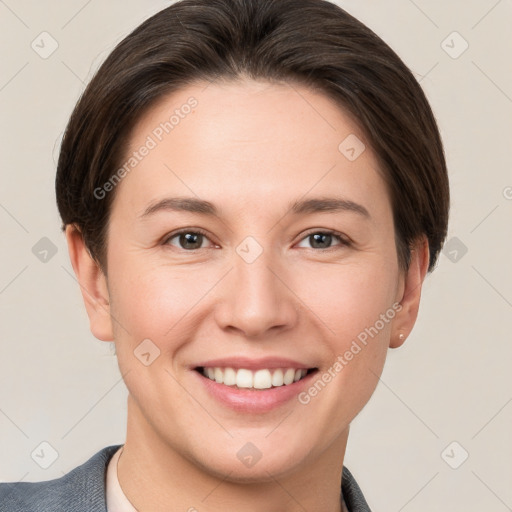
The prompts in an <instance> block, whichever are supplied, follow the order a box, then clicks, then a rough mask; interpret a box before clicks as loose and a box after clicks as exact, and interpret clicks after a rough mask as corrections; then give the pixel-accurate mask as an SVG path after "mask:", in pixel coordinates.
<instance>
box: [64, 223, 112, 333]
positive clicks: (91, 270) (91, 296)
mask: <svg viewBox="0 0 512 512" xmlns="http://www.w3.org/2000/svg"><path fill="white" fill-rule="evenodd" d="M66 240H67V243H68V252H69V258H70V260H71V265H72V266H73V270H74V271H75V275H76V277H77V279H78V283H79V285H80V291H81V292H82V297H83V299H84V303H85V309H86V310H87V315H88V316H89V325H90V329H91V332H92V334H93V335H94V337H96V338H98V339H99V340H101V341H113V340H114V336H113V329H112V320H111V317H110V299H109V293H108V287H107V278H106V277H105V274H104V273H103V271H102V270H101V269H100V267H99V265H98V264H97V263H96V261H95V260H94V259H93V258H92V256H91V255H90V253H89V250H88V249H87V247H86V246H85V242H84V239H83V236H82V233H81V232H80V230H79V229H78V228H77V227H76V226H74V225H71V224H68V225H67V226H66Z"/></svg>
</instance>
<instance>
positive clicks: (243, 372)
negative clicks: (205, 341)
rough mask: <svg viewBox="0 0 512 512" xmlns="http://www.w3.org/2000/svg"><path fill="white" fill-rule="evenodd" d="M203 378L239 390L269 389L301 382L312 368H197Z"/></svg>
mask: <svg viewBox="0 0 512 512" xmlns="http://www.w3.org/2000/svg"><path fill="white" fill-rule="evenodd" d="M196 370H197V371H198V372H200V373H201V374H202V375H203V376H204V377H207V378H208V379H210V380H213V381H215V382H217V383H218V384H224V385H225V386H232V387H234V388H239V389H260V390H261V389H270V388H277V387H281V386H289V385H290V384H293V383H294V382H298V381H299V380H302V379H303V378H304V377H306V375H308V373H310V372H312V371H314V370H315V369H314V368H311V369H307V368H272V369H267V368H263V369H258V370H255V371H252V370H249V369H247V368H239V369H235V368H230V367H227V368H223V367H219V366H216V367H198V368H196Z"/></svg>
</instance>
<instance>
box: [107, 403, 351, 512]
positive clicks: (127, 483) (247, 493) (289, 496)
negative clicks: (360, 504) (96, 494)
mask: <svg viewBox="0 0 512 512" xmlns="http://www.w3.org/2000/svg"><path fill="white" fill-rule="evenodd" d="M347 439H348V428H347V429H346V431H345V432H344V434H343V436H341V437H340V438H338V439H336V440H335V441H334V442H333V443H332V444H331V446H329V448H328V449H326V450H325V451H324V452H323V453H321V454H320V455H319V456H318V457H317V458H316V459H312V460H309V459H308V460H307V461H305V462H304V464H301V467H300V468H298V469H295V470H293V471H290V472H288V473H286V474H283V475H272V474H271V473H270V472H266V476H264V477H262V479H261V480H258V481H257V482H254V481H251V482H246V481H245V482H241V481H237V480H235V479H232V478H231V479H230V473H228V474H226V475H218V474H215V473H214V472H213V471H209V468H207V467H204V466H203V465H201V464H198V463H197V462H196V461H192V460H190V459H189V458H187V457H186V454H183V453H179V452H178V451H177V450H176V449H175V448H174V447H172V446H170V445H169V444H168V443H166V442H165V441H164V440H163V439H162V438H161V437H160V436H159V435H158V434H157V433H156V432H155V431H154V429H153V428H151V426H150V425H149V424H148V423H147V421H146V420H145V418H144V416H143V414H142V412H141V411H140V409H139V408H138V406H137V404H136V403H135V402H134V400H133V399H131V397H129V398H128V429H127V436H126V442H125V445H124V448H123V453H122V457H121V458H120V459H119V463H118V469H117V472H118V478H119V483H120V486H121V488H122V490H123V492H124V494H125V495H126V497H127V498H128V500H129V501H130V502H131V503H132V505H133V506H134V507H135V508H136V509H137V510H138V511H140V512H144V511H146V510H151V511H154V512H160V511H162V512H163V511H165V512H178V511H179V512H183V511H187V512H201V511H203V510H206V509H207V510H208V511H209V512H221V511H223V512H224V511H225V510H226V509H231V510H237V509H238V510H244V511H246V512H298V511H301V512H303V511H304V510H307V511H308V512H326V511H329V512H344V511H346V510H347V509H346V507H345V506H344V505H343V502H342V499H341V485H340V483H341V472H342V466H343V458H344V455H345V447H346V443H347Z"/></svg>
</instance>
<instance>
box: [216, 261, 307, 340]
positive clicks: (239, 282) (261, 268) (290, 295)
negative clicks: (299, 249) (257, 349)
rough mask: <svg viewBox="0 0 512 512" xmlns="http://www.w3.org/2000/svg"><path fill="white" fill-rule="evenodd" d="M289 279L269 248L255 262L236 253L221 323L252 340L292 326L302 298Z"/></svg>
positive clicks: (218, 315) (220, 311)
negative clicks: (298, 295)
mask: <svg viewBox="0 0 512 512" xmlns="http://www.w3.org/2000/svg"><path fill="white" fill-rule="evenodd" d="M289 280H290V279H287V275H286V271H285V270H283V269H282V268H281V266H280V265H279V264H278V262H276V261H275V260H272V259H271V258H270V256H269V255H268V253H267V251H263V253H262V254H261V255H260V256H259V257H258V258H257V259H256V260H255V261H253V262H252V263H248V262H247V261H245V260H244V259H243V258H242V257H239V256H238V254H235V255H234V268H233V269H232V270H231V272H229V274H228V276H226V279H225V282H224V285H223V289H222V299H223V300H221V301H220V303H219V304H218V306H217V309H216V313H215V318H216V321H217V323H218V325H219V326H220V327H221V328H222V329H224V330H226V329H227V330H231V331H238V332H240V333H242V334H243V335H244V336H245V337H247V338H251V339H257V338H268V336H269V333H270V331H272V332H278V331H284V330H288V329H290V328H292V327H293V326H294V325H295V324H296V323H297V320H298V310H299V302H300V301H299V300H298V298H297V295H296V294H295V293H294V291H293V290H292V289H291V288H290V287H289V285H288V284H287V282H288V281H289Z"/></svg>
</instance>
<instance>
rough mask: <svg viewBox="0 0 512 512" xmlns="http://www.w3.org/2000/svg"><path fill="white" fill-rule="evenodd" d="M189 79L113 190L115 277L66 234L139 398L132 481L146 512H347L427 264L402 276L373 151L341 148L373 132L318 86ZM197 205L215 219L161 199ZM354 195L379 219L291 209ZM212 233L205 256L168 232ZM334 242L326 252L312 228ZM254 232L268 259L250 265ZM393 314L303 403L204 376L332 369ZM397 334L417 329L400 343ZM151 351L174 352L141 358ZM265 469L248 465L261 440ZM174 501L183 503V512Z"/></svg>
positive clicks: (148, 124)
mask: <svg viewBox="0 0 512 512" xmlns="http://www.w3.org/2000/svg"><path fill="white" fill-rule="evenodd" d="M206 85H207V84H197V85H191V86H188V87H187V88H185V89H183V90H181V91H178V92H175V93H173V94H172V95H171V96H168V97H166V98H164V99H163V100H161V101H160V102H159V103H158V104H157V105H156V106H155V107H154V108H152V110H150V111H148V112H146V113H145V115H144V117H143V118H142V119H141V120H140V122H139V123H138V124H137V126H136V127H135V129H134V131H133V132H132V137H131V139H130V141H131V142H130V150H129V152H131V151H133V150H135V149H137V148H139V147H140V146H141V145H143V144H144V141H145V140H146V138H147V136H148V134H151V132H152V130H154V128H155V127H156V126H158V125H159V123H160V122H162V121H164V120H165V119H168V117H169V115H170V113H172V111H173V110H174V109H176V108H179V107H180V106H181V105H183V104H184V103H185V102H186V100H187V99H188V98H189V97H190V96H194V97H195V98H196V99H197V100H198V105H197V107H196V108H195V109H194V111H193V113H191V114H189V115H188V116H186V117H184V119H181V120H180V123H179V125H177V126H176V127H175V128H174V130H173V131H172V132H171V133H170V134H169V135H167V136H166V137H165V138H164V139H163V140H162V142H160V143H159V144H158V146H157V147H156V148H154V149H153V150H151V151H150V153H149V154H148V155H147V156H146V157H145V158H144V159H143V160H142V161H141V162H140V163H139V164H138V165H137V167H136V168H135V169H134V170H133V171H131V172H130V173H129V174H127V175H126V176H125V177H124V178H123V180H122V181H121V182H120V183H119V184H118V185H117V187H116V190H115V194H116V195H115V200H114V202H113V205H112V211H111V217H110V224H109V231H108V251H107V269H108V271H107V274H108V278H107V277H105V275H104V274H103V273H102V272H101V270H100V269H99V266H98V265H97V264H96V262H95V261H94V260H93V259H92V258H91V256H90V255H89V253H88V251H87V249H86V248H85V246H84V243H83V240H82V237H81V235H80V232H79V231H78V230H77V229H75V228H74V227H73V226H68V228H67V231H66V236H67V241H68V246H69V253H70V258H71V262H72V264H73V268H74V270H75V272H76V275H77V277H78V280H79V282H80V284H81V287H82V293H83V298H84V302H85V306H86V308H87V312H88V315H89V319H90V327H91V331H92V333H93V334H94V335H95V336H96V337H97V338H98V339H100V340H105V341H112V340H114V341H115V344H116V351H117V356H118V362H119V368H120V370H121V373H122V374H123V376H124V381H125V383H126V386H127V388H128V390H129V398H128V427H127V438H126V443H125V446H124V451H123V454H122V457H121V459H120V461H119V466H118V476H119V481H120V484H121V487H122V489H123V491H124V493H125V494H126V496H127V497H128V499H129V500H130V501H131V503H132V504H133V505H134V506H135V507H136V508H137V509H138V510H152V511H160V510H162V511H163V510H165V511H167V512H168V511H169V510H173V511H174V510H175V511H183V510H189V509H190V508H191V507H195V509H197V510H199V511H206V510H207V511H221V510H222V511H225V510H237V509H238V510H244V511H248V512H259V511H261V512H269V511H276V512H277V511H280V512H283V511H286V512H288V511H295V510H304V509H306V510H308V511H310V512H315V511H318V512H319V511H323V512H325V511H326V510H329V511H333V512H334V511H340V510H344V509H343V508H342V504H341V503H340V481H341V470H342V465H343V460H344V455H345V447H346V443H347V438H348V433H349V426H350V422H351V421H352V420H353V418H354V417H355V416H356V415H357V414H358V412H359V411H360V410H361V409H362V408H363V407H364V405H365V404H366V403H367V401H368V400H369V398H370V396H371V395H372V393H373V391H374V390H375V387H376V385H377V383H378V377H379V376H380V375H381V373H382V369H383V365H384V362H385V358H386V354H387V350H388V348H390V347H391V348H396V347H398V346H400V345H401V344H402V343H403V340H404V339H405V338H406V337H407V335H408V334H409V332H410V331H411V329H412V328H413V325H414V323H415V321H416V317H417V313H418V307H419V301H420V294H421V286H422V283H423V280H424V277H425V275H426V272H427V266H428V257H429V255H428V244H427V241H426V239H425V238H422V239H420V240H418V241H417V243H416V245H415V247H414V250H413V251H412V256H411V263H410V267H409V269H408V271H406V272H405V271H401V270H400V268H399V265H398V260H397V253H396V247H395V240H394V226H393V218H392V208H391V203H390V199H389V196H388V194H387V190H386V187H385V184H384V181H383V179H382V177H381V175H380V173H379V172H378V163H377V159H376V157H375V155H374V153H373V152H372V150H371V148H370V147H369V145H368V144H366V150H365V151H364V152H363V153H362V154H361V155H360V156H359V157H358V158H357V159H356V160H354V161H349V160H348V159H347V158H346V157H345V156H344V155H343V154H342V153H341V152H340V151H339V150H338V146H339V144H340V142H341V141H343V140H344V139H345V138H346V137H347V136H348V135H349V134H355V135H356V136H357V137H358V138H359V139H360V140H361V141H363V142H364V141H365V136H364V134H363V133H361V131H360V130H359V128H358V126H357V124H356V123H354V121H353V120H352V119H351V118H350V117H349V116H348V115H347V114H346V113H344V112H343V111H342V110H340V108H339V107H338V106H336V105H335V104H334V103H332V102H331V101H330V100H329V99H328V98H327V97H325V96H324V95H322V94H320V93H317V92H314V91H312V90H309V89H307V88H305V87H302V86H298V85H293V87H292V86H291V85H289V84H282V85H277V84H269V83H266V82H254V81H251V80H249V79H244V80H243V81H239V82H232V83H222V84H221V83H212V84H209V85H208V86H206ZM175 196H187V197H196V198H200V199H204V200H208V201H210V202H211V203H213V204H214V205H216V206H217V207H218V208H219V210H220V212H219V215H218V216H212V217H208V216H205V215H201V214H198V213H191V212H175V211H159V212H158V213H154V214H153V215H149V216H147V217H146V218H141V217H140V216H141V214H142V213H143V212H144V211H145V209H146V208H147V207H148V205H150V204H152V203H153V202H154V201H157V200H160V199H162V198H165V197H175ZM322 196H323V197H333V196H336V197H343V198H344V199H349V200H351V201H354V202H355V203H358V204H360V205H362V206H364V208H366V209H367V211H368V212H369V215H370V217H369V218H366V217H364V216H363V215H361V214H358V213H356V212H353V211H338V212H335V213H333V212H314V213H306V214H302V215H294V214H292V213H291V212H290V211H289V205H290V204H291V203H292V202H293V201H296V200H300V199H309V198H312V197H322ZM182 228H190V229H189V231H191V232H195V230H194V229H193V228H202V229H203V230H205V231H206V232H207V234H208V237H205V238H203V239H202V242H201V241H199V242H198V244H197V247H200V248H197V249H193V250H191V249H186V248H184V247H183V245H180V239H179V237H174V238H172V239H171V240H169V235H171V234H172V233H173V232H174V231H176V230H178V229H182ZM326 230H327V231H328V230H335V231H338V232H340V233H342V234H343V236H344V239H345V240H347V239H348V240H350V241H351V242H350V245H346V244H344V243H342V242H341V241H340V240H339V239H337V238H336V237H333V238H332V239H331V242H329V241H327V242H326V244H325V245H324V247H326V248H322V247H320V248H319V247H318V245H317V246H315V245H314V243H315V242H314V240H312V238H311V237H310V236H309V235H311V234H312V233H318V232H325V231H326ZM247 236H251V237H253V238H254V239H255V240H257V242H258V243H259V244H260V246H261V248H262V250H263V252H262V253H261V255H260V256H259V257H258V258H257V259H256V260H255V261H254V262H252V263H250V264H249V263H247V262H246V261H245V260H244V259H243V258H242V257H240V255H239V254H238V253H237V251H236V249H237V247H238V246H239V244H240V243H241V242H242V241H243V240H244V239H245V238H246V237H247ZM394 303H401V306H402V307H401V310H400V311H399V312H396V314H395V316H394V318H393V319H392V320H390V321H389V322H388V323H386V324H385V327H384V328H383V329H381V330H380V331H379V333H378V335H376V336H375V337H373V338H372V339H371V341H370V342H369V343H368V344H367V345H366V346H365V347H364V348H363V349H362V350H361V351H360V352H359V353H358V354H357V355H355V356H354V358H353V359H352V360H351V361H350V362H349V363H348V364H347V365H346V366H345V367H344V368H343V370H342V371H340V372H339V373H338V374H337V375H336V377H335V378H333V379H332V381H331V382H330V383H329V384H328V385H327V386H325V388H323V389H322V391H321V392H320V393H318V395H317V396H315V397H314V398H312V399H311V401H310V402H309V403H308V404H307V405H304V404H301V403H299V402H298V400H295V399H292V400H290V401H289V402H287V403H286V404H284V405H282V406H280V407H278V408H277V409H275V410H272V411H270V412H266V413H263V414H251V413H240V412H236V411H234V410H232V409H230V408H228V407H226V406H224V405H222V404H220V403H219V402H217V401H216V400H214V399H213V398H212V397H211V396H210V395H209V393H208V392H207V391H206V390H205V388H204V387H203V386H202V385H199V381H198V379H197V375H194V374H193V373H194V371H193V370H192V368H191V365H194V363H196V364H197V363H198V362H200V361H204V360H208V359H214V358H219V357H225V356H246V357H251V358H257V357H264V356H273V357H288V358H293V359H295V360H299V361H303V362H307V363H308V365H309V366H311V367H317V368H318V369H319V374H320V375H321V374H322V373H324V372H326V371H327V370H328V368H329V367H332V365H333V363H334V362H335V361H336V358H337V357H338V356H339V355H342V354H344V353H345V352H346V351H347V350H348V349H349V347H350V345H351V343H352V341H353V340H354V339H356V337H357V335H358V334H359V333H361V332H362V331H364V329H365V328H368V327H370V326H373V325H374V324H375V322H376V320H378V319H379V315H381V314H383V313H385V312H386V311H388V310H389V309H390V308H391V307H392V305H393V304H394ZM400 333H402V334H403V335H405V336H404V337H403V339H402V338H400V337H399V335H400ZM144 339H150V340H151V341H152V343H154V344H155V345H156V346H157V347H158V348H159V350H160V356H159V357H158V358H156V359H155V360H154V361H153V362H152V363H151V364H150V365H149V366H145V365H144V364H142V363H141V361H140V360H139V359H138V358H137V357H135V356H134V350H135V349H136V348H137V346H138V345H139V344H140V343H141V341H142V340H144ZM247 442H251V443H253V444H254V445H255V446H256V447H257V448H258V450H259V451H260V452H261V454H262V457H261V459H260V460H259V461H258V462H257V463H256V464H255V465H254V466H253V467H250V468H248V467H246V466H245V465H244V464H242V463H241V462H240V460H239V459H238V458H237V456H236V454H237V452H238V451H239V450H240V449H241V448H242V447H243V446H244V445H245V444H246V443H247ZM169 504H172V505H171V507H172V508H170V505H169Z"/></svg>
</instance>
